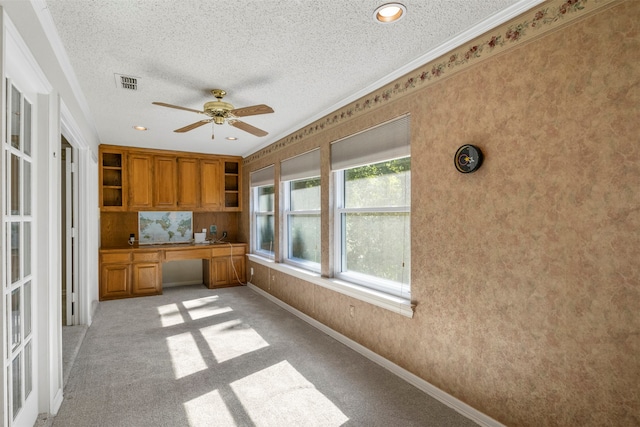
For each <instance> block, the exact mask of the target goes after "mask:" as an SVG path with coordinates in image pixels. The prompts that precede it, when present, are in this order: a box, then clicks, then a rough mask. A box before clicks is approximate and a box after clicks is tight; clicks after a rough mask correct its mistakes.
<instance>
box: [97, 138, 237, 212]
mask: <svg viewBox="0 0 640 427" xmlns="http://www.w3.org/2000/svg"><path fill="white" fill-rule="evenodd" d="M99 172H100V182H99V189H98V190H99V201H100V209H101V210H103V211H130V212H136V211H145V210H167V211H172V210H184V211H200V212H204V211H207V212H223V211H227V212H239V211H241V210H242V158H241V157H239V156H222V155H215V154H213V155H212V154H196V153H187V152H182V151H169V150H154V149H146V148H132V147H131V148H130V147H123V146H118V145H101V146H100V168H99Z"/></svg>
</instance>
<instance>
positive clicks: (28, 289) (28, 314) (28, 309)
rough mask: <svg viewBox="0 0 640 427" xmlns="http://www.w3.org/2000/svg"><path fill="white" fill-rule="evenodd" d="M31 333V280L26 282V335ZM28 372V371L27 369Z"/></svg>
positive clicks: (26, 336)
mask: <svg viewBox="0 0 640 427" xmlns="http://www.w3.org/2000/svg"><path fill="white" fill-rule="evenodd" d="M29 334H31V281H28V282H27V283H25V284H24V337H25V339H26V338H28V337H29ZM27 372H28V371H27Z"/></svg>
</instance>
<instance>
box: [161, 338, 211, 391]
mask: <svg viewBox="0 0 640 427" xmlns="http://www.w3.org/2000/svg"><path fill="white" fill-rule="evenodd" d="M167 347H168V348H169V354H170V355H171V364H172V365H173V373H174V375H175V377H176V379H180V378H184V377H186V376H189V375H192V374H195V373H196V372H200V371H204V370H205V369H207V364H206V362H205V361H204V359H203V357H202V355H201V354H200V349H198V345H197V344H196V340H195V339H194V338H193V335H192V334H191V332H185V333H182V334H178V335H173V336H170V337H167Z"/></svg>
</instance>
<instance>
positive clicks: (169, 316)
mask: <svg viewBox="0 0 640 427" xmlns="http://www.w3.org/2000/svg"><path fill="white" fill-rule="evenodd" d="M158 314H159V315H160V322H162V327H163V328H166V327H169V326H175V325H179V324H181V323H184V319H183V318H182V314H181V313H180V309H178V305H177V304H167V305H161V306H160V307H158Z"/></svg>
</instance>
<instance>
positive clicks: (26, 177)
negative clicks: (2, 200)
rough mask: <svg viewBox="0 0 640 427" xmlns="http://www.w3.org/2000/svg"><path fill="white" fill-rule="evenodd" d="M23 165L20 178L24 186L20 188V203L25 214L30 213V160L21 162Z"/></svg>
mask: <svg viewBox="0 0 640 427" xmlns="http://www.w3.org/2000/svg"><path fill="white" fill-rule="evenodd" d="M22 164H23V165H24V166H23V168H24V170H23V174H22V179H23V181H24V188H23V190H22V193H23V198H22V204H23V205H24V209H23V212H24V214H25V215H31V162H26V161H25V162H23V163H22Z"/></svg>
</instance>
